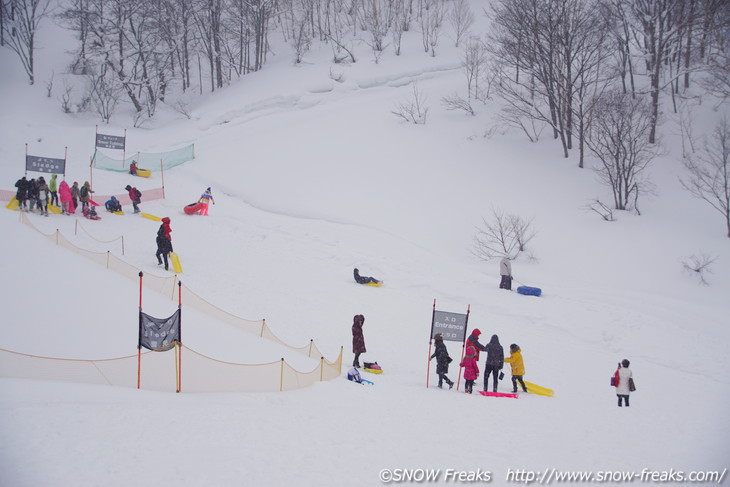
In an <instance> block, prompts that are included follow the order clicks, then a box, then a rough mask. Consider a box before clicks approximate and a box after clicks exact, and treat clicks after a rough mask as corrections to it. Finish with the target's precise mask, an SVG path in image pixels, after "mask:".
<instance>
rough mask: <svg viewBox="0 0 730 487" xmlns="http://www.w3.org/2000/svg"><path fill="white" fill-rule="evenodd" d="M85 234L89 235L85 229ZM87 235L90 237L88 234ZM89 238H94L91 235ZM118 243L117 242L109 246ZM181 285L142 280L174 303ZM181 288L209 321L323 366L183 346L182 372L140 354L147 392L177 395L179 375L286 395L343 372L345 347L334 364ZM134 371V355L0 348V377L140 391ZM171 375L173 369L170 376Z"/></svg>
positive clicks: (135, 272)
mask: <svg viewBox="0 0 730 487" xmlns="http://www.w3.org/2000/svg"><path fill="white" fill-rule="evenodd" d="M20 221H21V222H22V223H24V224H25V225H27V226H29V227H31V228H33V229H34V230H36V231H37V232H38V233H39V234H41V235H43V236H44V237H46V238H48V239H49V240H51V241H53V242H54V243H55V244H56V245H60V246H62V247H64V248H66V249H69V250H71V251H73V252H75V253H77V254H79V255H82V256H84V257H86V258H88V259H90V260H92V261H94V262H97V263H98V264H100V265H102V266H104V267H105V268H107V269H109V270H112V271H114V272H116V273H117V274H120V275H122V276H125V277H127V278H129V279H133V280H138V279H139V273H140V270H139V269H138V268H137V267H135V266H133V265H132V264H129V263H128V262H126V261H124V260H123V259H121V258H119V257H117V256H116V255H114V254H112V253H111V252H109V251H107V252H94V251H90V250H86V249H82V248H80V247H78V246H76V245H74V244H73V243H72V242H71V241H70V240H68V239H67V238H66V237H65V236H64V235H63V234H62V233H61V232H60V231H59V230H56V231H55V232H54V233H52V234H46V233H43V232H42V231H40V230H39V229H38V228H36V227H35V226H34V225H33V223H32V222H31V221H30V219H29V218H28V217H27V215H26V214H25V213H20ZM84 231H85V232H86V230H84ZM86 233H87V234H88V232H86ZM89 236H91V235H89ZM91 237H92V238H93V236H91ZM120 238H121V237H120ZM116 240H118V239H114V240H112V241H108V242H115V241H116ZM97 241H98V240H97ZM178 282H179V280H178V278H177V276H170V277H160V276H154V275H146V274H145V275H144V276H143V279H142V283H143V286H144V287H145V288H147V289H150V290H154V291H157V292H159V293H162V294H164V295H166V296H169V297H170V299H175V297H176V287H177V285H178ZM180 286H181V287H182V288H183V289H182V290H181V291H182V293H183V296H184V305H185V306H190V307H192V308H195V309H197V310H198V311H200V312H202V313H204V314H206V315H207V316H210V317H211V318H214V319H217V320H219V321H222V322H224V323H226V324H228V325H231V326H233V327H235V328H238V329H240V330H242V331H246V332H249V333H253V334H256V335H258V336H259V337H261V338H265V339H267V340H271V341H273V342H276V343H278V344H280V345H283V346H285V347H288V348H290V349H291V350H294V351H296V352H298V353H301V354H303V355H306V356H307V357H311V358H315V359H317V358H318V359H319V366H318V367H316V368H315V369H314V370H312V371H311V372H300V371H297V370H296V369H294V368H293V367H291V366H290V365H288V364H287V363H286V362H285V361H284V360H283V359H282V360H280V361H277V362H272V363H269V364H255V365H250V364H236V363H231V362H224V361H220V360H216V359H214V358H211V357H206V356H204V355H202V354H199V353H198V352H195V351H194V350H192V349H190V348H187V347H183V348H182V352H181V354H180V357H181V360H180V362H181V363H180V367H179V368H176V361H175V353H165V352H146V353H144V354H142V360H141V370H142V388H143V389H152V390H159V391H175V390H176V388H177V385H176V373H180V377H181V385H182V388H183V390H184V391H189V392H229V391H230V392H233V391H237V392H241V391H285V390H292V389H298V388H302V387H307V386H310V385H312V384H313V383H314V382H318V381H328V380H332V379H334V378H336V377H339V375H340V373H341V372H342V348H340V352H339V355H338V357H337V359H336V360H335V361H334V362H330V361H328V360H326V359H325V358H324V356H323V354H322V352H321V351H320V350H319V349H318V348H317V345H316V344H315V343H314V340H311V341H310V343H309V344H307V345H305V346H303V347H294V346H291V345H289V344H287V343H285V342H284V341H282V340H281V339H280V338H278V337H277V336H276V335H275V334H274V333H273V332H272V331H271V329H270V328H269V327H268V326H267V325H266V321H265V320H263V319H261V320H248V319H245V318H241V317H239V316H236V315H233V314H231V313H228V312H227V311H224V310H222V309H220V308H218V307H217V306H215V305H213V304H212V303H210V302H208V301H206V300H205V299H204V298H202V297H201V296H199V295H198V294H196V293H195V292H194V291H193V290H191V289H190V288H188V287H187V286H185V285H184V284H181V285H180ZM130 370H131V372H130ZM136 370H137V356H136V355H134V356H129V357H120V358H115V359H107V360H70V359H55V358H50V357H38V356H33V355H26V354H20V353H16V352H12V351H10V350H4V349H0V376H1V377H17V378H29V379H46V380H64V381H72V382H86V383H92V384H111V385H119V386H126V387H132V386H134V387H136V385H137V383H136V380H137V377H136ZM170 370H172V375H171V373H170Z"/></svg>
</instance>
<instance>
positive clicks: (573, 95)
mask: <svg viewBox="0 0 730 487" xmlns="http://www.w3.org/2000/svg"><path fill="white" fill-rule="evenodd" d="M598 5H599V4H598V2H597V1H594V0H496V1H495V2H494V3H493V4H492V10H491V12H490V16H491V18H492V21H493V23H492V25H493V29H492V31H491V32H490V34H489V39H488V41H487V42H486V43H485V45H486V46H487V48H488V49H489V51H490V54H491V57H492V59H493V62H492V66H494V68H495V72H496V75H497V78H498V82H497V84H496V86H497V89H498V91H499V93H500V95H501V97H502V99H503V100H504V102H505V104H506V106H507V107H508V109H509V111H510V116H509V118H510V119H512V120H515V118H516V117H515V116H516V115H519V117H525V118H528V117H535V118H536V119H537V120H539V121H540V122H542V123H544V124H547V125H549V126H550V127H551V128H552V129H553V137H554V138H555V139H559V140H560V143H561V145H562V148H563V156H564V157H568V154H569V150H570V149H572V148H573V138H574V132H575V131H576V127H575V125H576V118H578V120H577V124H578V136H579V138H580V140H581V141H582V140H583V139H582V137H583V136H584V131H583V130H584V128H585V123H584V121H585V118H586V117H587V116H588V113H587V109H588V105H587V104H586V99H587V98H589V97H591V96H593V95H594V94H595V91H596V89H595V84H596V83H598V82H599V81H600V80H601V79H602V75H601V72H602V66H603V59H604V58H605V56H606V49H605V47H604V46H605V42H606V35H605V32H606V22H605V21H604V19H603V17H602V16H601V15H600V10H599V8H598ZM519 125H521V126H523V127H525V126H527V125H528V124H526V123H524V122H522V123H520V124H519ZM581 148H582V146H581ZM580 164H582V159H581V161H580V162H579V165H580Z"/></svg>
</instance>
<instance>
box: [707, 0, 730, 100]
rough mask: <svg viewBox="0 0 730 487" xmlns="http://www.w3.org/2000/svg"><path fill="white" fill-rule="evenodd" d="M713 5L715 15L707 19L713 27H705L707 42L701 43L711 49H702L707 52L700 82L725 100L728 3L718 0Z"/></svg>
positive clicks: (729, 83)
mask: <svg viewBox="0 0 730 487" xmlns="http://www.w3.org/2000/svg"><path fill="white" fill-rule="evenodd" d="M708 3H711V2H708ZM715 7H716V10H715V9H712V11H714V12H715V15H714V16H712V17H710V19H711V20H710V19H708V21H707V23H708V24H710V23H711V22H712V23H714V28H712V29H710V28H709V27H708V28H706V29H705V30H706V31H707V35H706V37H707V39H708V41H709V42H707V41H706V42H705V43H703V44H702V45H705V44H709V45H710V46H712V49H705V50H704V52H706V53H707V61H706V69H707V76H706V77H705V78H702V80H701V82H700V83H701V85H702V87H703V88H704V89H705V90H707V91H709V92H710V93H712V94H713V95H715V96H717V97H718V98H719V99H720V101H721V102H726V101H727V100H728V99H730V4H728V2H719V3H718V4H717V5H716V6H715Z"/></svg>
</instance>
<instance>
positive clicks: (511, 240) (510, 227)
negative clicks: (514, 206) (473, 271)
mask: <svg viewBox="0 0 730 487" xmlns="http://www.w3.org/2000/svg"><path fill="white" fill-rule="evenodd" d="M476 231H477V233H476V235H475V236H474V246H473V248H472V253H473V254H474V255H475V256H476V257H478V258H479V259H481V260H490V259H493V258H495V257H502V256H511V257H515V256H516V255H517V254H519V253H520V252H524V251H525V250H526V249H527V244H528V243H529V242H530V241H531V240H532V239H533V238H535V236H536V235H537V233H536V232H535V230H534V229H533V228H532V220H524V219H522V218H521V217H519V216H517V215H514V214H509V213H505V212H504V211H502V210H500V209H499V208H492V220H491V221H488V220H487V219H486V218H484V217H482V226H481V227H477V228H476Z"/></svg>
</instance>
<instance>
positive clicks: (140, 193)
mask: <svg viewBox="0 0 730 487" xmlns="http://www.w3.org/2000/svg"><path fill="white" fill-rule="evenodd" d="M134 194H135V195H136V196H137V199H140V198H141V197H142V192H141V191H140V190H138V189H137V188H134Z"/></svg>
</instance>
